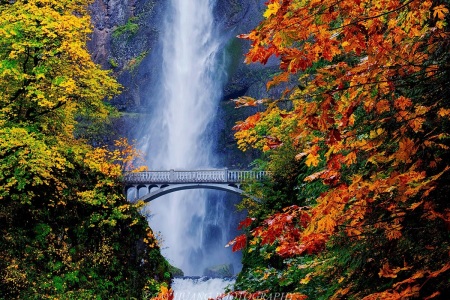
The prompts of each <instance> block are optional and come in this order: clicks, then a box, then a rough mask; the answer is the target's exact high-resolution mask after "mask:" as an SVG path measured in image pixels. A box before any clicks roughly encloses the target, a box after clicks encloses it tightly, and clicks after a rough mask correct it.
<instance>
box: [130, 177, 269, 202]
mask: <svg viewBox="0 0 450 300" xmlns="http://www.w3.org/2000/svg"><path fill="white" fill-rule="evenodd" d="M268 175H269V173H268V172H265V171H241V170H228V169H212V170H183V171H176V170H170V171H148V172H136V173H127V174H125V176H124V184H125V195H127V198H128V200H129V201H132V202H134V201H137V200H142V201H144V202H149V201H152V200H154V199H156V198H158V197H160V196H163V195H166V194H169V193H172V192H176V191H181V190H189V189H213V190H222V191H226V192H231V193H234V194H238V195H245V192H244V191H243V190H242V189H241V185H242V184H245V183H246V182H253V181H262V180H263V179H264V178H266V177H267V176H268ZM246 196H248V197H251V198H253V199H255V200H258V199H256V198H254V197H252V196H250V195H246Z"/></svg>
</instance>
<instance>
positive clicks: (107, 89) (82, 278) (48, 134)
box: [0, 0, 170, 299]
mask: <svg viewBox="0 0 450 300" xmlns="http://www.w3.org/2000/svg"><path fill="white" fill-rule="evenodd" d="M88 4H89V1H84V0H82V1H70V0H63V1H61V0H59V1H53V0H31V1H21V0H17V1H1V2H0V203H1V205H0V224H1V225H0V231H1V235H0V236H1V237H0V257H1V258H2V259H1V260H0V278H1V280H0V298H3V299H12V298H17V299H55V298H58V299H121V298H127V299H129V298H133V297H134V298H143V297H150V296H152V295H156V294H158V293H159V291H160V290H161V289H162V290H165V289H166V288H165V287H164V285H163V286H162V288H161V283H162V282H163V281H166V282H168V281H169V279H170V274H169V272H168V268H169V266H168V263H167V262H166V261H165V259H164V258H163V257H162V256H161V254H160V252H159V247H158V245H157V241H156V239H155V237H154V236H153V233H152V231H151V230H150V228H148V224H147V222H146V220H145V219H144V218H143V217H141V216H140V215H139V212H138V208H136V207H134V206H132V205H130V204H129V203H128V202H127V201H126V199H125V198H124V195H123V190H122V186H121V183H120V178H121V176H122V172H123V171H124V170H125V169H127V168H128V169H129V168H133V167H132V166H130V161H131V160H132V159H133V158H135V156H136V153H135V151H134V150H133V148H132V147H131V146H130V145H128V144H127V142H126V141H125V140H120V141H117V142H116V143H115V146H114V147H112V148H106V147H97V148H93V147H92V146H91V145H90V144H89V143H88V142H87V140H85V139H82V138H80V137H89V130H87V129H86V127H84V128H83V129H82V130H81V129H80V128H79V127H78V124H80V122H82V123H83V125H84V126H86V124H93V125H95V124H101V123H102V122H104V121H105V120H107V119H108V116H109V115H110V113H111V112H112V111H113V109H112V108H111V107H109V106H108V105H107V104H105V103H104V102H103V100H104V99H105V98H108V97H111V96H112V95H114V94H116V93H118V91H119V85H118V84H117V82H116V81H115V80H114V79H112V78H111V77H110V76H109V73H108V72H107V71H103V70H101V69H100V68H99V66H97V65H95V64H94V63H93V62H92V60H91V58H90V55H89V53H88V52H87V50H86V40H87V38H88V34H89V33H90V31H91V28H90V18H89V15H88V13H87V5H88ZM77 137H78V138H77Z"/></svg>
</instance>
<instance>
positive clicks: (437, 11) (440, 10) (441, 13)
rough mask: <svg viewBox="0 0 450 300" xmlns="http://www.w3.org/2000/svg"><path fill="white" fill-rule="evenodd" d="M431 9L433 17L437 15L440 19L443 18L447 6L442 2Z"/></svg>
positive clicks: (446, 11)
mask: <svg viewBox="0 0 450 300" xmlns="http://www.w3.org/2000/svg"><path fill="white" fill-rule="evenodd" d="M433 10H434V12H433V17H434V18H436V17H437V18H438V19H440V20H443V19H444V18H445V15H446V14H448V8H446V7H445V5H444V4H441V5H438V6H436V7H434V8H433Z"/></svg>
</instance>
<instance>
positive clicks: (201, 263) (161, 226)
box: [140, 0, 240, 275]
mask: <svg viewBox="0 0 450 300" xmlns="http://www.w3.org/2000/svg"><path fill="white" fill-rule="evenodd" d="M169 2H170V3H169V5H168V8H167V13H166V19H165V25H164V29H163V33H162V46H161V49H162V50H161V61H162V66H161V74H160V76H159V77H160V78H159V81H158V84H157V87H158V88H156V89H155V88H154V91H153V92H152V93H151V95H149V96H148V97H149V99H148V104H149V105H150V106H151V116H150V118H149V119H151V121H150V122H151V123H149V124H147V125H146V130H147V132H146V136H143V137H141V138H140V139H141V141H144V143H145V146H144V147H143V151H144V153H146V154H147V160H148V162H149V165H150V169H151V170H169V169H192V170H195V169H202V168H212V167H214V166H215V159H214V155H213V154H212V145H213V141H214V139H213V138H212V137H211V136H212V133H213V131H212V130H211V126H212V123H213V120H214V117H215V113H216V110H217V107H218V102H219V100H220V97H221V89H222V83H223V80H222V79H223V78H224V76H223V75H224V74H223V73H224V72H223V63H221V62H220V59H219V58H220V57H221V54H222V53H221V49H222V48H223V47H222V46H223V45H222V41H221V40H220V39H219V37H220V35H219V34H217V30H216V29H215V28H214V20H213V7H214V2H215V0H170V1H169ZM221 66H222V67H221ZM223 198H224V195H222V194H221V193H219V192H207V191H202V190H191V191H180V192H176V193H173V194H169V195H166V196H163V197H161V198H158V199H157V200H154V201H153V202H151V203H150V205H149V210H150V212H151V214H152V216H151V217H150V225H151V227H152V228H153V230H154V231H156V232H160V233H161V235H162V240H163V241H162V246H163V249H162V252H163V254H164V255H165V257H166V258H168V260H169V261H170V263H171V264H173V265H174V266H176V267H178V268H181V269H182V270H183V272H184V273H185V275H203V270H204V269H205V268H206V267H210V266H214V265H218V264H234V269H235V271H238V270H239V267H240V262H239V257H238V256H236V255H234V256H233V254H232V253H231V251H230V250H229V249H225V248H224V245H225V243H226V242H227V241H228V240H229V239H230V235H229V234H227V233H226V232H225V231H227V230H228V228H230V227H234V226H235V224H233V225H231V224H230V222H231V220H232V218H231V217H230V216H229V214H227V213H226V212H227V210H228V209H227V206H228V204H227V203H226V200H224V199H223ZM231 207H232V205H231ZM236 265H237V268H236Z"/></svg>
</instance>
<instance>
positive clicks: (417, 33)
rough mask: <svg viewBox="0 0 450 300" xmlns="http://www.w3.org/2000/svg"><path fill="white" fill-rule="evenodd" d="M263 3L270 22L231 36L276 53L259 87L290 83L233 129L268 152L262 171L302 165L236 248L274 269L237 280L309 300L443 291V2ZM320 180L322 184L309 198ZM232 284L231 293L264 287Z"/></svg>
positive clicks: (253, 55) (244, 102)
mask: <svg viewBox="0 0 450 300" xmlns="http://www.w3.org/2000/svg"><path fill="white" fill-rule="evenodd" d="M266 5H267V9H266V11H265V13H264V17H265V20H264V21H263V22H262V23H261V24H260V25H259V26H258V27H257V28H256V29H254V30H253V31H251V32H250V33H248V34H242V35H240V37H241V38H244V39H248V40H250V41H251V48H250V50H249V52H248V53H247V55H246V61H247V62H248V63H250V62H260V63H263V64H265V63H266V62H267V61H268V59H269V58H270V57H271V56H275V57H277V58H278V60H279V65H280V72H279V73H278V74H277V75H276V76H274V77H273V78H272V79H271V80H270V81H269V82H268V83H267V88H271V87H273V86H276V85H279V84H281V83H283V84H285V85H287V86H288V88H286V89H285V91H284V92H283V94H282V95H280V99H276V100H271V99H262V100H256V99H252V98H250V97H243V98H241V99H238V100H236V103H237V105H238V106H253V105H261V104H264V105H266V106H267V108H266V110H265V111H264V112H259V113H257V114H255V115H252V116H250V117H248V118H247V119H246V120H244V121H242V122H240V123H238V124H237V125H236V126H235V128H234V129H235V130H237V132H236V138H237V140H238V146H239V147H240V148H241V149H243V150H245V149H247V148H248V147H255V148H259V149H261V150H263V151H265V152H266V153H267V154H266V155H267V156H268V157H269V168H270V167H271V166H273V165H274V163H273V162H275V161H279V160H280V159H279V158H277V155H278V154H277V153H278V152H280V151H284V150H283V149H285V148H286V147H288V146H287V145H289V147H291V148H293V149H295V151H296V154H295V158H296V159H297V160H298V161H300V162H302V163H304V164H305V165H306V166H307V167H308V168H307V170H305V171H304V172H303V173H304V175H305V176H298V178H299V179H301V180H299V182H298V185H297V187H296V190H297V194H298V196H297V197H296V198H293V199H291V205H290V206H287V207H286V208H285V209H284V210H283V211H281V212H276V213H275V214H273V213H269V214H266V216H265V220H259V221H255V222H253V223H252V224H251V226H250V227H249V229H248V232H247V233H246V234H244V235H242V236H240V237H238V238H236V239H235V240H234V241H232V242H231V244H233V243H234V250H239V249H245V251H246V253H247V255H252V254H251V253H252V252H253V251H256V250H259V251H258V252H259V253H260V255H262V256H263V257H262V259H263V261H265V263H269V265H276V266H278V268H275V269H273V270H272V269H269V270H272V271H267V270H266V271H263V269H261V268H260V269H258V268H259V267H258V268H256V269H254V270H253V271H252V270H250V271H249V270H247V271H245V268H244V273H245V272H253V273H252V274H253V275H255V274H259V275H258V276H261V279H260V280H263V279H264V280H266V281H270V280H268V278H270V277H278V278H280V277H281V278H284V279H283V280H281V283H279V284H278V288H282V287H284V288H290V289H292V290H294V291H298V292H300V293H302V292H304V293H305V294H309V295H314V298H315V299H317V298H318V297H322V298H323V299H328V298H338V297H344V296H345V297H350V298H351V297H354V298H358V299H361V298H363V299H378V298H386V297H388V298H390V299H404V298H407V297H421V298H424V299H431V298H436V297H438V296H439V297H444V295H448V294H449V290H450V286H449V285H448V281H447V280H446V278H448V274H449V265H448V263H447V261H448V259H449V250H450V245H449V240H448V230H449V228H450V207H449V205H448V201H447V200H446V199H445V196H444V195H445V194H446V193H448V183H447V182H448V180H449V173H448V169H449V166H448V159H449V158H450V157H449V154H450V153H449V149H450V148H449V147H450V145H449V142H448V140H449V124H450V123H449V118H450V107H449V106H450V103H449V101H448V97H449V95H450V91H449V83H450V82H449V78H450V76H449V70H448V64H449V62H450V56H449V51H448V49H449V42H450V40H449V37H450V33H449V31H448V28H449V27H448V20H449V10H448V4H447V3H445V2H443V1H430V0H425V1H415V0H406V1H400V0H385V1H372V0H340V1H333V0H330V1H318V0H301V1H300V0H269V1H267V3H266ZM285 102H289V103H291V104H292V109H283V107H285V106H282V105H280V104H282V103H285ZM270 161H272V164H271V162H270ZM316 182H320V183H321V184H323V185H324V187H323V188H320V189H318V190H315V191H313V192H311V193H309V195H308V197H305V194H304V193H305V190H308V186H309V185H314V184H316ZM246 225H248V224H246ZM261 253H262V254H261ZM274 256H277V257H279V258H281V263H280V259H278V262H277V263H275V260H274V258H273V257H274ZM259 261H261V260H259ZM263 264H264V263H263ZM244 267H245V265H244ZM299 269H300V270H299ZM374 270H376V272H374ZM255 276H256V275H255ZM368 280H372V281H373V282H372V285H369V284H368V283H367V282H368ZM240 281H241V283H239V281H238V284H237V288H244V289H245V288H250V289H254V290H255V289H257V288H255V286H258V288H261V284H262V283H260V282H259V283H258V284H255V283H254V282H253V283H252V282H250V281H248V279H246V278H245V275H243V276H241V280H240ZM374 282H377V283H374ZM254 284H255V285H254ZM324 284H327V285H328V288H327V289H326V290H324V289H323V285H324ZM263 286H264V284H263ZM272 288H273V286H272Z"/></svg>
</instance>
